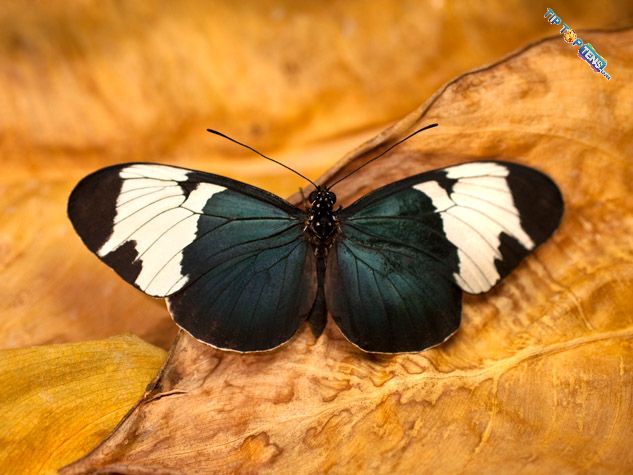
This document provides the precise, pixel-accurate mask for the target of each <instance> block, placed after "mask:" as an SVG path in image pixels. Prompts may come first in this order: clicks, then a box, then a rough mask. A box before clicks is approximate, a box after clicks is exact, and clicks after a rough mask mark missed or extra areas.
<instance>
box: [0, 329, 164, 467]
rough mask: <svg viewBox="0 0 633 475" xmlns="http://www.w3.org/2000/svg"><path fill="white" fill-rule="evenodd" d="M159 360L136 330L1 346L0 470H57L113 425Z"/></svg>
mask: <svg viewBox="0 0 633 475" xmlns="http://www.w3.org/2000/svg"><path fill="white" fill-rule="evenodd" d="M164 359H165V352H164V351H163V350H161V349H159V348H156V347H154V346H151V345H148V344H147V343H145V342H144V341H142V340H140V339H139V338H137V337H135V336H122V337H115V338H110V339H107V340H100V341H88V342H82V343H69V344H63V345H48V346H45V347H37V348H24V349H16V350H2V351H0V387H2V395H1V396H0V471H1V472H2V473H3V474H6V475H9V474H16V475H22V474H30V473H38V474H44V473H46V474H49V473H51V474H52V473H57V469H58V468H59V467H60V466H62V465H64V464H67V463H69V462H71V461H73V460H75V459H76V458H77V457H79V456H81V455H82V454H84V453H85V452H86V451H87V450H90V449H91V448H92V447H94V446H95V445H97V443H99V441H100V440H102V439H103V438H104V437H105V436H106V435H107V434H108V433H109V432H110V431H111V430H112V429H113V428H114V426H115V425H116V423H117V422H118V421H119V420H120V419H121V417H123V416H124V415H125V413H126V412H127V411H128V410H129V408H130V407H131V406H132V405H133V404H134V402H135V401H136V400H137V399H138V398H139V397H140V396H141V395H142V394H143V391H144V390H145V388H146V386H147V382H148V381H150V379H151V378H152V376H153V375H154V374H155V373H156V371H157V370H158V368H159V367H160V365H161V364H162V362H163V361H164Z"/></svg>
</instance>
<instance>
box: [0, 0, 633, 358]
mask: <svg viewBox="0 0 633 475" xmlns="http://www.w3.org/2000/svg"><path fill="white" fill-rule="evenodd" d="M546 7H547V5H546V4H545V3H542V4H537V3H535V2H524V1H519V0H514V1H512V2H506V1H504V2H502V1H499V0H486V1H483V2H470V3H468V4H463V5H462V4H460V5H459V6H457V5H454V4H452V3H450V2H444V3H443V2H419V1H400V0H379V1H375V2H371V4H370V5H368V4H366V3H364V2H346V1H329V2H327V5H326V6H325V7H324V5H323V2H319V3H318V4H313V3H312V2H296V1H292V0H265V1H261V2H248V4H247V5H243V4H242V3H241V2H232V1H223V0H214V1H211V2H203V1H196V0H186V1H181V2H177V3H174V2H163V1H148V2H118V3H104V2H97V1H96V0H88V1H82V2H73V3H72V4H67V3H63V4H62V3H57V2H40V3H38V4H37V7H33V6H32V5H26V6H25V5H24V4H23V3H22V2H2V4H1V5H0V161H1V163H2V174H1V175H0V209H2V210H3V217H2V228H1V229H0V281H1V282H2V284H1V285H0V313H1V314H2V316H3V318H2V321H0V347H4V348H7V347H13V348H15V347H20V346H26V345H32V344H45V343H52V342H63V341H77V340H82V339H88V338H103V337H105V336H110V335H115V334H119V333H123V332H127V331H130V332H133V333H135V334H137V335H139V336H141V337H142V338H144V339H145V340H147V341H150V342H151V343H154V344H157V345H160V346H164V347H167V346H168V345H169V343H170V342H171V341H172V340H173V337H174V335H175V327H174V326H173V325H172V324H171V321H170V320H169V317H168V315H167V312H166V310H165V308H164V306H163V305H162V303H160V302H154V301H152V300H151V299H148V298H146V297H144V296H143V295H141V294H139V293H137V292H135V290H134V289H132V288H131V287H129V286H127V285H126V284H125V283H123V282H121V281H120V280H119V279H117V278H116V276H114V275H113V274H112V273H111V272H110V271H109V270H108V269H106V268H105V267H104V266H101V265H99V264H98V263H97V262H96V260H95V259H94V257H93V256H92V255H91V254H90V253H89V252H88V251H87V250H86V249H85V248H84V247H83V245H82V244H81V242H80V241H79V239H78V238H77V236H76V235H75V234H74V232H73V231H72V228H71V226H70V224H69V222H68V220H67V218H66V215H65V204H66V200H67V198H68V194H69V193H70V190H71V189H72V187H73V185H74V184H75V183H76V182H77V181H78V180H79V179H80V178H81V177H82V176H83V175H85V174H87V173H89V172H91V171H94V170H95V169H96V168H99V167H101V166H105V165H107V164H111V163H117V162H124V161H132V160H141V161H158V162H164V163H172V164H178V165H182V166H186V167H190V168H200V169H204V170H209V171H213V172H215V173H219V174H224V175H228V176H231V177H233V178H237V179H241V180H244V181H247V182H249V183H252V184H255V185H258V186H261V187H263V188H266V189H269V190H271V191H273V192H277V193H278V194H281V195H283V196H285V195H287V194H290V193H292V192H294V191H296V189H297V188H298V186H299V184H300V183H302V182H301V181H300V180H298V179H297V178H296V177H294V176H293V175H291V174H289V173H288V172H286V171H285V170H284V169H282V168H280V167H278V166H275V165H273V164H269V163H267V162H265V161H263V160H261V159H260V158H258V157H253V156H252V155H247V154H244V153H243V152H242V151H241V150H239V151H238V150H237V149H236V147H234V146H233V145H231V144H229V143H226V142H222V141H219V140H217V139H214V138H212V137H210V136H207V135H206V134H205V132H204V129H205V128H207V127H214V128H217V129H221V130H223V131H225V132H227V133H229V134H232V135H235V136H236V137H239V138H240V139H242V140H244V141H246V142H247V143H249V144H251V145H253V146H255V147H257V148H262V149H264V150H265V151H267V152H269V153H271V154H272V153H274V154H275V156H276V157H278V158H282V159H283V160H284V161H285V162H286V163H288V164H289V165H291V166H294V167H295V168H298V169H300V170H301V171H302V172H303V173H304V174H306V175H308V176H310V177H316V176H318V174H319V173H321V172H322V171H324V170H325V169H326V168H327V166H328V165H331V164H332V163H333V161H334V160H335V159H336V158H337V157H338V156H339V155H340V153H341V152H342V151H345V150H347V149H349V148H350V147H351V146H353V145H354V144H357V143H360V142H361V139H364V138H368V137H370V136H371V134H372V130H373V129H372V127H375V126H376V125H378V124H384V123H386V122H388V121H390V120H394V119H396V118H397V117H401V116H402V115H403V114H405V113H408V112H409V111H410V110H412V109H414V108H415V107H416V106H417V105H418V104H419V103H420V102H421V101H422V100H423V99H424V98H426V97H428V95H429V94H431V92H432V91H434V90H435V89H436V88H437V87H438V86H439V85H440V84H442V83H443V82H445V81H446V80H448V79H450V78H452V77H454V75H455V74H458V73H460V72H463V71H465V70H467V69H469V68H471V67H473V66H476V65H479V64H482V63H485V62H489V61H492V60H493V59H495V58H497V57H498V56H499V55H500V54H504V53H506V52H509V51H511V50H513V49H514V48H516V47H518V46H519V45H521V44H523V43H524V42H525V41H527V40H529V39H532V38H537V37H540V36H542V35H550V34H552V33H553V32H554V31H555V29H556V28H555V27H552V26H551V25H549V24H548V23H547V21H545V19H544V18H543V12H544V11H545V9H546ZM558 13H559V14H560V15H561V16H562V17H563V18H564V19H566V20H567V19H568V20H569V22H570V24H572V20H573V26H574V27H575V28H582V27H585V26H594V27H595V26H614V25H618V24H626V23H627V22H629V23H630V22H631V21H632V19H633V6H632V5H630V4H628V3H627V2H612V3H607V4H606V7H605V4H604V3H595V2H590V1H583V2H574V3H573V5H569V6H561V7H560V10H558ZM609 59H610V58H609ZM368 133H369V135H367V134H368Z"/></svg>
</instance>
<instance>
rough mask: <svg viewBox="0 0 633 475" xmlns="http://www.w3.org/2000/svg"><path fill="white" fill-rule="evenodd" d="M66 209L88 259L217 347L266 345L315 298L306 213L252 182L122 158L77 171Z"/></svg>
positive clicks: (289, 330)
mask: <svg viewBox="0 0 633 475" xmlns="http://www.w3.org/2000/svg"><path fill="white" fill-rule="evenodd" d="M68 214H69V217H70V219H71V221H72V223H73V225H74V226H75V229H76V230H77V232H78V234H79V235H80V236H81V237H82V239H83V240H84V242H85V243H86V245H87V246H88V247H89V248H90V249H91V250H92V251H93V252H94V253H95V254H96V255H97V257H99V258H100V259H101V260H102V261H104V262H105V263H106V264H107V265H109V266H110V267H112V268H113V269H114V270H115V271H116V272H117V273H118V274H119V275H120V276H121V277H123V279H125V280H126V281H127V282H129V283H130V284H132V285H134V286H135V287H137V288H138V289H139V290H141V291H143V292H145V293H146V294H149V295H151V296H154V297H167V299H168V305H169V308H170V313H171V315H172V317H173V318H174V320H175V321H176V323H178V325H180V326H181V327H182V328H184V329H185V330H186V331H188V332H189V333H190V334H191V335H193V336H194V337H195V338H197V339H199V340H201V341H203V342H205V343H209V344H211V345H214V346H216V347H220V348H226V349H233V350H238V351H257V350H267V349H270V348H274V347H275V346H278V345H280V344H282V343H283V342H285V341H287V340H288V339H289V338H290V337H291V336H292V335H293V334H294V333H295V332H296V330H297V328H298V327H299V325H300V324H301V322H302V321H303V318H304V317H305V316H306V315H307V314H308V312H309V310H310V308H311V307H312V305H313V303H314V300H315V296H316V287H317V284H316V263H315V258H314V255H313V253H312V251H311V249H310V245H309V243H308V242H307V241H306V239H305V237H304V234H303V227H304V220H305V214H304V213H303V212H302V211H300V210H298V209H297V208H295V207H294V206H292V205H290V204H289V203H287V202H286V201H284V200H282V199H281V198H278V197H276V196H274V195H272V194H271V193H268V192H266V191H264V190H260V189H258V188H255V187H253V186H250V185H246V184H244V183H240V182H237V181H235V180H231V179H229V178H226V177H221V176H218V175H212V174H209V173H203V172H197V171H193V170H187V169H182V168H177V167H170V166H165V165H157V164H143V163H131V164H123V165H117V166H114V167H109V168H105V169H103V170H99V171H97V172H95V173H94V174H92V175H89V176H88V177H86V178H84V179H83V180H82V181H81V182H80V183H79V184H78V185H77V187H76V188H75V189H74V190H73V193H72V194H71V197H70V199H69V204H68Z"/></svg>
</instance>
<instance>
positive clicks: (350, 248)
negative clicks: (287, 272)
mask: <svg viewBox="0 0 633 475" xmlns="http://www.w3.org/2000/svg"><path fill="white" fill-rule="evenodd" d="M562 211H563V203H562V198H561V195H560V192H559V190H558V188H557V187H556V185H555V184H554V183H553V182H552V181H551V180H550V179H549V178H548V177H547V176H545V175H543V174H542V173H540V172H538V171H536V170H534V169H531V168H528V167H524V166H521V165H516V164H512V163H507V162H472V163H466V164H462V165H457V166H454V167H449V168H445V169H440V170H434V171H431V172H428V173H423V174H421V175H417V176H413V177H410V178H407V179H404V180H401V181H398V182H395V183H392V184H390V185H387V186H385V187H383V188H380V189H378V190H376V191H374V192H372V193H370V194H368V195H366V196H364V197H363V198H361V199H360V200H358V201H357V202H356V203H354V204H352V205H351V206H349V207H348V208H345V209H343V210H342V211H341V212H340V213H339V222H340V231H341V232H340V233H339V235H338V237H337V240H336V242H335V244H334V246H333V249H332V250H331V251H330V253H329V256H328V264H327V272H326V279H325V290H326V298H327V302H328V307H329V309H330V311H331V313H332V316H333V318H334V319H335V321H336V322H337V324H338V325H339V327H340V328H341V330H342V331H343V333H344V334H345V335H346V336H347V338H348V339H349V340H350V341H352V342H353V343H355V344H356V345H358V346H359V347H361V348H362V349H364V350H366V351H372V352H386V353H398V352H406V351H420V350H423V349H425V348H428V347H431V346H434V345H437V344H439V343H441V342H442V341H444V340H445V339H446V338H448V337H449V336H450V335H451V334H452V333H454V332H455V331H456V330H457V328H458V327H459V322H460V312H461V302H460V301H461V290H464V291H466V292H469V293H480V292H485V291H487V290H489V289H490V288H491V287H492V286H494V285H495V284H496V283H497V282H498V281H499V280H500V279H502V278H503V277H504V276H505V275H507V274H508V273H509V272H510V271H511V270H512V269H514V268H515V267H516V266H517V265H518V263H519V262H520V261H521V259H522V258H523V257H525V256H526V255H527V254H528V253H529V252H530V251H532V250H533V249H534V248H535V247H536V246H537V245H539V244H540V243H542V242H543V241H544V240H545V239H547V237H549V236H550V235H551V234H552V232H553V231H554V230H555V229H556V227H557V226H558V223H559V221H560V218H561V215H562ZM460 289H461V290H460Z"/></svg>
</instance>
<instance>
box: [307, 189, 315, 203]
mask: <svg viewBox="0 0 633 475" xmlns="http://www.w3.org/2000/svg"><path fill="white" fill-rule="evenodd" d="M316 199H317V192H316V190H314V191H313V192H312V193H310V195H309V196H308V201H309V202H310V203H314V202H315V201H316Z"/></svg>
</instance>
